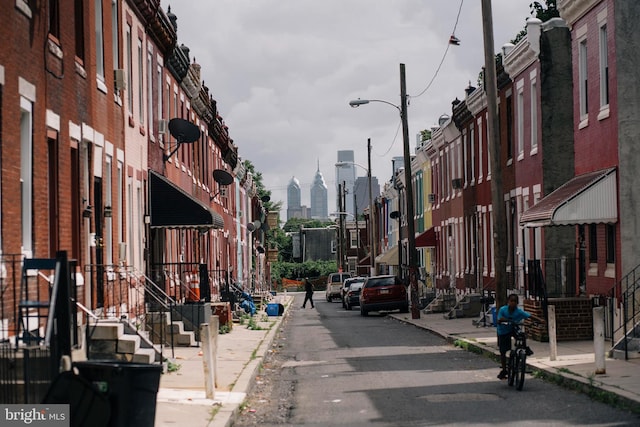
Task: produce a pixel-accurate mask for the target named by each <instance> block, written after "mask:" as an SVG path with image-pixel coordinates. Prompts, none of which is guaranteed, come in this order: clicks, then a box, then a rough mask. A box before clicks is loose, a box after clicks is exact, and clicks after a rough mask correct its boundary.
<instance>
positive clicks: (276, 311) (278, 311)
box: [266, 303, 284, 316]
mask: <svg viewBox="0 0 640 427" xmlns="http://www.w3.org/2000/svg"><path fill="white" fill-rule="evenodd" d="M266 311H267V316H282V314H283V313H284V306H283V305H282V304H276V303H271V304H267V310H266Z"/></svg>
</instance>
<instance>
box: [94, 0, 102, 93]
mask: <svg viewBox="0 0 640 427" xmlns="http://www.w3.org/2000/svg"><path fill="white" fill-rule="evenodd" d="M95 8H96V74H97V75H98V79H100V80H102V82H104V34H103V31H102V0H95Z"/></svg>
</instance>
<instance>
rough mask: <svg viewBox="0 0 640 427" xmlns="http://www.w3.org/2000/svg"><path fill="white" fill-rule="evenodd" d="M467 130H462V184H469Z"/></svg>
mask: <svg viewBox="0 0 640 427" xmlns="http://www.w3.org/2000/svg"><path fill="white" fill-rule="evenodd" d="M467 136H468V135H467V130H466V129H463V130H462V163H463V165H464V177H463V178H464V186H465V187H466V186H467V185H468V184H469V160H468V156H469V139H468V138H467Z"/></svg>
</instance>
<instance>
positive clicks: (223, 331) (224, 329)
mask: <svg viewBox="0 0 640 427" xmlns="http://www.w3.org/2000/svg"><path fill="white" fill-rule="evenodd" d="M229 332H231V328H230V327H229V325H220V327H219V328H218V333H219V334H220V335H224V334H228V333H229Z"/></svg>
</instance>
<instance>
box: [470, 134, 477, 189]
mask: <svg viewBox="0 0 640 427" xmlns="http://www.w3.org/2000/svg"><path fill="white" fill-rule="evenodd" d="M474 136H475V129H474V127H473V123H472V124H471V127H470V128H469V151H470V152H471V184H474V183H475V181H476V147H475V139H474Z"/></svg>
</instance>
